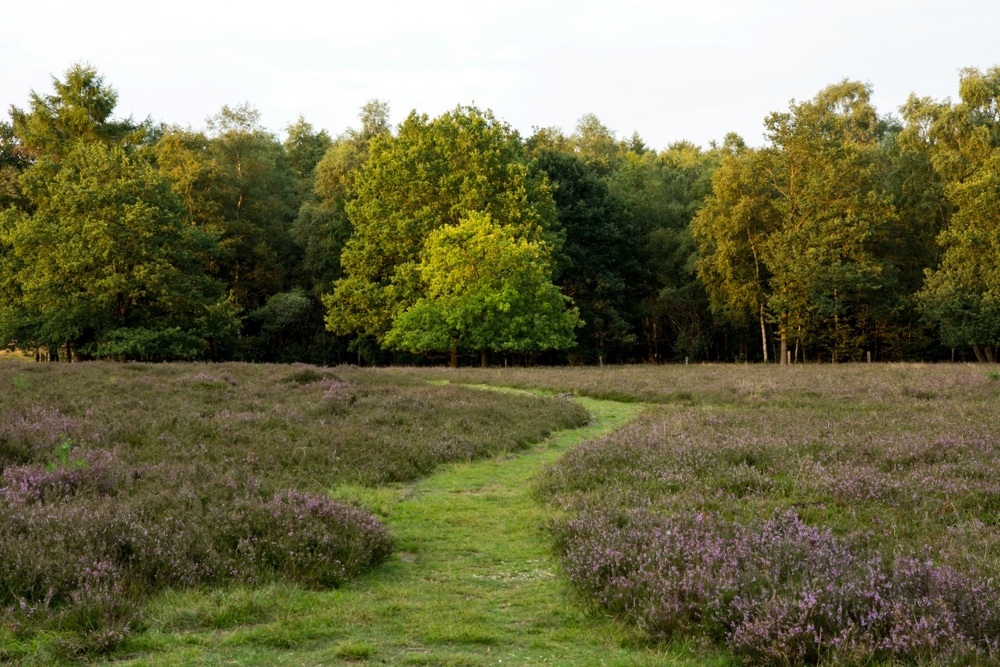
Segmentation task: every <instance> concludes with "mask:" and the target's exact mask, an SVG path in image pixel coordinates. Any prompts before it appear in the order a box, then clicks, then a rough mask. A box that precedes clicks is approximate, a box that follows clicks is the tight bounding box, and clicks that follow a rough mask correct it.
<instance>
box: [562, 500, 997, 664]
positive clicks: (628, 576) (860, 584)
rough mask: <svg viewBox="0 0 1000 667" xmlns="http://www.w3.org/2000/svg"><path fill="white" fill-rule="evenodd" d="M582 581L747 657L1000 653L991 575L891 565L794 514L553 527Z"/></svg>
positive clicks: (653, 620) (595, 598) (643, 518)
mask: <svg viewBox="0 0 1000 667" xmlns="http://www.w3.org/2000/svg"><path fill="white" fill-rule="evenodd" d="M556 535H557V545H558V549H559V551H560V553H561V555H562V559H563V564H564V568H565V571H566V573H567V575H568V576H569V578H570V580H571V581H572V583H573V584H574V586H575V587H576V588H577V590H579V591H580V592H581V593H583V594H584V595H585V596H586V598H587V599H589V600H590V601H591V602H592V603H593V604H595V605H597V606H598V607H599V608H600V609H602V610H603V611H606V612H610V613H614V614H616V615H618V616H621V617H623V618H625V619H628V620H630V621H632V622H634V623H636V624H637V625H638V626H639V627H640V628H642V629H643V630H644V631H645V632H646V633H648V634H649V635H650V636H652V637H654V638H663V639H669V638H672V637H675V636H681V635H698V636H702V637H705V638H707V639H710V640H714V641H717V642H720V643H725V644H727V645H728V646H729V647H730V648H732V649H733V650H734V652H736V653H737V654H739V655H741V656H742V657H743V658H744V659H745V660H746V662H747V663H748V664H761V665H774V664H778V665H798V664H803V663H807V662H808V663H815V662H818V661H820V660H831V661H833V662H836V663H837V664H849V663H856V664H865V663H870V662H873V661H885V660H906V661H912V662H929V661H940V660H945V661H966V660H978V659H986V660H994V659H996V658H998V657H1000V644H998V637H1000V601H998V599H997V593H998V591H997V589H996V587H995V586H994V584H993V583H992V581H989V580H984V579H982V578H981V577H976V576H973V575H969V574H963V573H960V572H959V571H957V570H956V569H954V568H951V567H948V566H938V565H934V564H933V563H932V562H931V561H930V560H926V559H916V558H905V557H898V558H896V559H895V562H890V561H888V560H887V559H885V558H884V557H883V556H881V555H879V554H877V553H876V552H875V551H873V550H872V549H869V548H867V547H864V546H862V545H861V542H860V541H859V540H858V539H857V538H855V539H854V540H847V539H842V538H837V537H835V536H834V535H833V534H832V533H831V532H830V531H828V530H827V531H821V530H819V529H817V528H815V527H812V526H809V525H807V524H805V523H803V522H802V521H801V520H800V519H799V517H798V516H797V515H796V514H795V513H794V512H792V511H788V512H786V513H784V514H775V516H774V517H772V518H771V519H770V520H768V521H766V522H763V523H755V524H750V525H743V524H738V523H732V522H723V521H722V520H721V519H719V518H718V517H703V516H702V515H700V514H696V515H693V516H692V515H684V516H675V517H673V518H671V519H665V518H662V517H658V516H656V515H654V514H652V513H651V512H649V511H647V510H631V511H629V512H627V513H624V514H623V513H621V512H620V511H617V512H616V511H609V512H604V513H591V514H587V515H584V516H581V517H580V518H577V519H573V520H570V521H567V522H566V523H564V524H562V525H561V526H559V527H558V528H557V529H556Z"/></svg>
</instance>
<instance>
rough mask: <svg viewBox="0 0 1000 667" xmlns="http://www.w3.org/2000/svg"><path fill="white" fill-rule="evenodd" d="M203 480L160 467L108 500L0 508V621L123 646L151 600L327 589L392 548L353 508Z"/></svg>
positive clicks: (225, 480)
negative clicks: (265, 585)
mask: <svg viewBox="0 0 1000 667" xmlns="http://www.w3.org/2000/svg"><path fill="white" fill-rule="evenodd" d="M75 470H76V471H82V472H86V471H87V469H86V468H82V467H81V468H76V469H75ZM211 473H212V471H211V470H209V469H202V470H197V469H187V470H183V471H178V470H175V469H169V468H162V469H160V470H156V471H152V473H149V472H147V474H146V476H145V478H144V479H143V480H142V482H141V483H139V484H138V486H139V487H147V488H139V489H138V492H137V493H133V494H132V495H119V496H117V497H114V498H112V497H108V496H102V495H99V494H95V495H92V496H86V495H83V494H76V495H64V496H62V497H58V496H52V497H49V496H46V495H44V494H43V495H42V496H41V497H38V496H37V495H32V494H24V495H23V496H22V497H19V498H18V499H17V501H16V502H3V501H0V563H2V564H3V566H2V567H0V609H2V610H3V612H2V613H0V618H2V619H4V620H5V621H6V622H7V623H13V624H24V623H25V622H26V620H28V619H29V617H32V616H35V617H37V618H36V619H35V621H34V625H35V626H38V625H39V621H38V618H48V619H49V620H48V621H46V623H48V624H54V626H55V627H58V628H60V629H63V630H66V629H69V630H79V631H80V632H82V633H83V635H85V636H86V637H88V638H89V639H87V641H86V642H85V643H86V644H88V645H89V644H90V643H93V642H92V640H93V641H96V638H97V637H98V636H105V635H106V637H105V638H106V639H107V638H108V637H113V636H117V635H121V636H122V637H124V636H125V635H126V634H127V632H128V628H129V627H130V623H131V621H132V617H133V615H134V613H135V612H136V610H137V609H138V608H139V606H140V601H141V599H142V596H143V595H145V594H148V593H150V592H152V591H156V590H160V589H163V588H166V587H183V586H195V585H203V584H212V583H222V582H227V581H237V582H240V583H250V584H253V583H258V582H266V581H273V580H283V581H289V582H295V583H300V584H303V585H307V586H337V585H340V584H342V583H343V582H345V581H346V580H348V579H349V578H351V577H353V576H355V575H356V574H357V573H358V572H360V571H361V570H364V569H367V568H369V567H372V566H373V565H376V564H378V563H380V562H382V561H383V560H384V559H385V558H387V557H388V555H389V554H390V553H391V551H392V539H391V538H390V536H389V535H388V532H387V530H386V529H385V527H384V526H383V525H382V524H380V523H379V522H378V521H377V520H376V519H375V518H374V517H373V516H371V515H370V514H368V513H367V512H364V511H362V510H360V509H358V508H356V507H354V506H351V505H347V504H344V503H340V502H337V501H334V500H332V499H330V498H328V497H326V496H321V495H315V494H308V493H301V492H297V491H281V492H278V493H273V494H272V493H269V492H266V491H265V490H263V489H262V488H261V487H260V486H259V485H258V484H256V483H255V481H254V480H251V479H245V478H244V479H240V477H239V476H228V477H223V476H219V477H212V474H211ZM199 477H201V478H202V479H200V480H199V481H200V484H198V485H194V484H191V483H190V482H188V483H183V482H181V483H179V484H176V485H175V486H171V487H167V491H168V493H169V495H170V496H171V497H172V498H171V500H172V502H169V504H168V503H166V502H165V501H166V500H167V495H166V494H155V493H151V494H150V493H144V491H149V490H151V489H150V488H149V487H153V486H154V485H155V486H159V485H160V484H162V483H164V482H174V483H177V482H180V479H181V478H188V479H190V478H194V479H196V480H197V479H198V478H199ZM206 477H207V479H206ZM39 604H42V605H43V606H44V609H45V613H44V614H41V615H40V616H39V613H38V611H39ZM42 625H44V623H43V624H42ZM95 632H96V633H98V634H94V633H95ZM100 633H105V634H100ZM107 633H111V634H107ZM108 641H110V640H108ZM98 643H99V642H98ZM109 646H110V644H109ZM112 648H113V647H112Z"/></svg>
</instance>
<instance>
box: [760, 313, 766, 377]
mask: <svg viewBox="0 0 1000 667" xmlns="http://www.w3.org/2000/svg"><path fill="white" fill-rule="evenodd" d="M760 339H761V342H762V343H763V345H764V363H765V364H766V363H767V327H765V326H764V304H760Z"/></svg>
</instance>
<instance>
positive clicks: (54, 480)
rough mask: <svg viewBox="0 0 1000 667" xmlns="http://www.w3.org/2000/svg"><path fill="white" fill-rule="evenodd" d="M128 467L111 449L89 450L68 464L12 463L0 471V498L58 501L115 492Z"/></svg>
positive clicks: (24, 501) (8, 499) (16, 501)
mask: <svg viewBox="0 0 1000 667" xmlns="http://www.w3.org/2000/svg"><path fill="white" fill-rule="evenodd" d="M124 477H126V473H125V471H123V470H121V468H120V467H116V466H115V465H114V462H113V460H112V455H111V453H110V452H106V451H103V450H88V451H86V452H84V453H83V454H82V456H81V457H80V458H76V457H74V458H73V459H71V460H70V461H68V462H67V464H65V465H54V464H48V465H42V464H38V463H34V464H30V465H23V466H11V467H8V468H6V469H5V470H4V471H3V473H2V474H0V502H4V501H5V502H7V503H9V504H21V503H26V502H55V501H58V500H61V499H64V498H69V497H72V496H74V495H77V494H85V493H89V494H94V495H105V496H106V495H113V494H114V493H116V492H117V490H118V488H119V487H120V486H121V485H122V484H123V483H124V479H123V478H124Z"/></svg>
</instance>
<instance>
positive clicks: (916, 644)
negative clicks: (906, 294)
mask: <svg viewBox="0 0 1000 667" xmlns="http://www.w3.org/2000/svg"><path fill="white" fill-rule="evenodd" d="M700 372H701V373H702V375H696V374H695V373H693V372H692V371H691V369H688V368H680V369H661V370H660V371H659V374H660V385H661V387H660V388H659V389H657V388H656V387H654V386H653V384H652V380H653V379H654V377H655V374H654V371H651V370H649V369H636V372H635V374H634V375H631V374H629V373H625V372H621V371H617V370H612V371H611V372H610V373H606V376H608V377H610V376H612V375H613V374H614V373H619V377H621V378H622V381H623V383H622V386H621V387H620V388H619V389H620V390H623V391H632V392H634V393H633V395H634V396H636V397H643V396H652V397H654V398H656V399H657V400H658V401H659V402H662V403H667V402H669V401H667V400H666V399H665V398H664V397H665V396H666V395H667V394H668V393H672V392H675V391H677V385H678V382H679V381H680V380H686V381H690V385H688V386H687V389H689V390H690V391H691V393H692V395H693V396H694V401H693V402H692V404H676V403H675V404H672V405H666V406H662V407H658V408H652V409H650V410H649V411H647V413H646V414H645V416H643V417H640V419H638V420H636V421H634V422H632V423H631V424H629V425H628V426H626V427H624V428H622V429H621V430H620V431H618V432H617V433H615V434H612V435H611V436H608V437H606V438H604V439H601V440H597V441H593V442H589V443H585V444H584V445H582V446H580V447H578V448H576V449H575V450H573V451H572V452H570V453H568V454H567V455H566V456H564V457H563V459H562V460H560V461H559V462H558V463H556V464H554V465H551V466H549V467H548V468H547V469H546V470H545V471H544V472H543V474H542V475H541V476H540V478H539V481H538V486H537V489H538V493H539V497H540V498H541V499H543V500H544V501H545V502H548V503H550V504H552V505H554V506H556V507H558V508H560V509H562V510H564V512H565V514H564V518H563V519H562V520H560V521H558V522H556V523H554V524H553V527H552V531H553V534H554V535H555V536H556V538H557V546H558V549H559V553H560V555H561V558H562V561H563V565H564V568H565V571H566V573H567V575H568V576H569V577H570V579H571V581H572V582H573V585H574V587H575V588H576V590H577V591H578V592H579V593H580V594H581V597H582V598H583V599H585V600H588V601H590V603H591V604H593V605H595V606H596V607H597V608H599V609H600V610H601V611H602V612H603V613H612V614H615V615H617V616H619V617H620V618H622V619H625V620H626V621H628V622H630V623H631V624H633V625H634V626H635V627H637V628H638V629H640V630H641V631H642V632H644V633H645V634H647V635H648V636H649V637H650V638H652V639H655V640H657V641H668V640H674V639H682V640H683V639H689V638H692V637H698V638H701V640H702V641H705V642H709V643H711V644H714V645H724V646H726V647H728V648H729V649H730V650H732V651H733V652H734V653H736V654H737V655H739V656H740V657H741V659H742V660H744V661H746V662H747V663H749V664H787V665H794V664H803V663H817V662H818V663H830V664H877V663H896V662H901V663H906V664H995V663H997V662H1000V652H998V641H1000V605H998V602H997V593H998V591H997V590H996V586H995V584H994V582H995V581H1000V532H998V531H997V529H996V526H997V521H998V519H1000V480H998V478H997V476H996V474H995V462H996V460H997V458H998V456H1000V451H998V444H997V443H1000V424H998V423H997V422H996V420H995V419H993V416H992V415H993V412H994V408H993V406H994V404H995V401H996V397H997V394H996V389H995V386H993V385H991V383H990V380H989V378H988V375H987V374H986V373H985V372H984V371H983V370H982V369H981V368H978V367H975V366H941V367H910V366H908V367H875V366H867V367H861V366H850V367H825V368H821V367H810V368H808V369H801V368H793V369H752V368H751V369H747V368H741V367H732V368H722V367H706V368H703V369H701V371H700ZM519 373H520V375H521V377H522V378H523V380H524V382H525V384H534V385H536V386H538V385H548V386H554V385H555V384H556V383H559V384H558V386H559V389H569V390H572V391H579V392H580V393H591V392H592V391H593V390H594V389H596V386H593V387H592V386H591V384H590V383H591V382H594V378H593V377H588V376H597V375H598V373H599V371H597V370H592V371H590V372H589V373H584V374H583V375H582V376H581V385H580V386H578V387H575V388H574V387H573V386H572V385H571V384H569V383H570V381H571V380H572V378H571V377H570V376H569V375H567V374H559V373H555V372H548V371H546V372H543V373H539V374H537V375H531V374H529V373H526V372H524V371H520V372H519Z"/></svg>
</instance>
